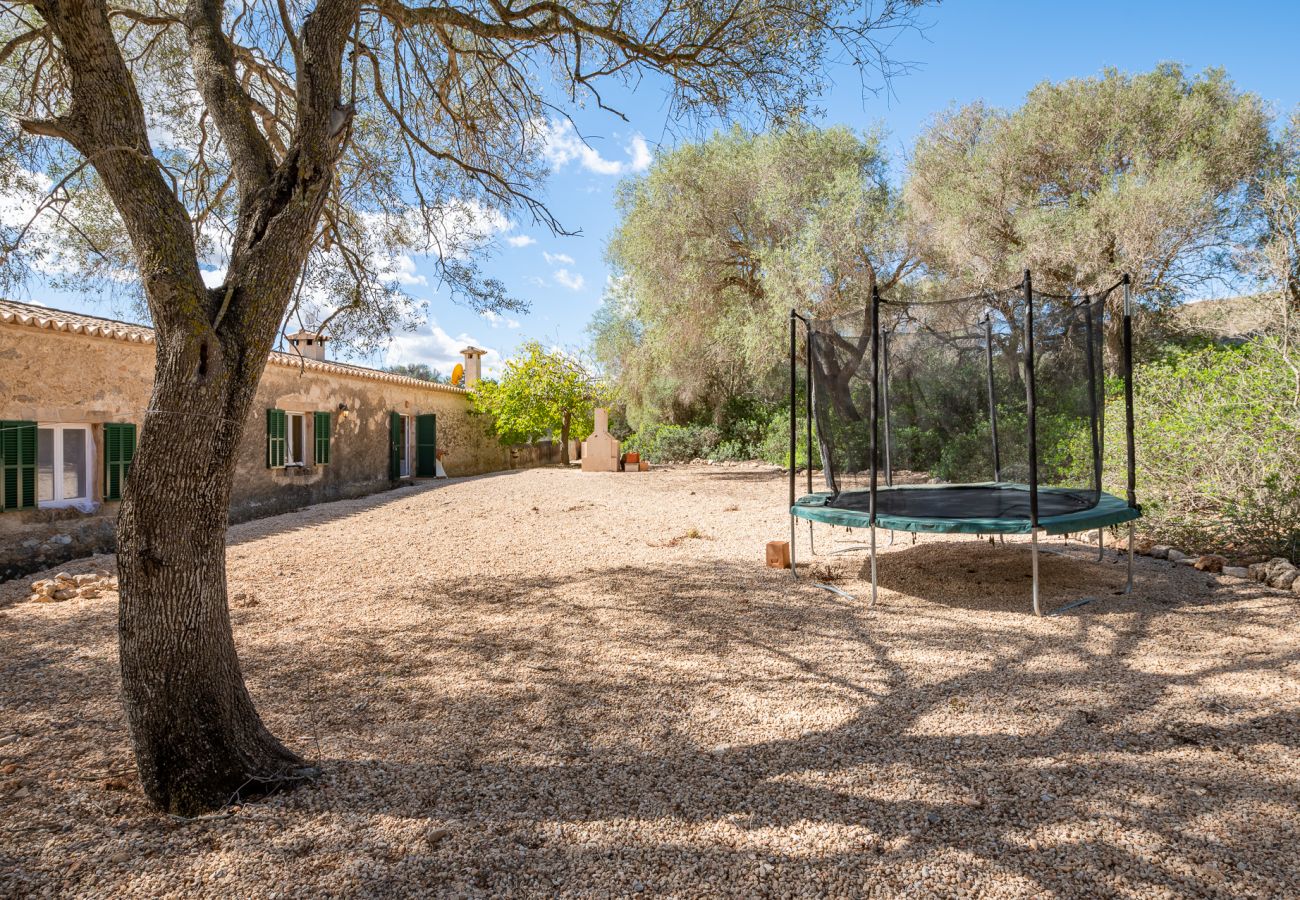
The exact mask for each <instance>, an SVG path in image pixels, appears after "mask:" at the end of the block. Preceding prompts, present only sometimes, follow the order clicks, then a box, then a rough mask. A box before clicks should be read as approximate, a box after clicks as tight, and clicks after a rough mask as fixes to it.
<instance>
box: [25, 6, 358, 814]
mask: <svg viewBox="0 0 1300 900" xmlns="http://www.w3.org/2000/svg"><path fill="white" fill-rule="evenodd" d="M35 3H36V5H37V8H38V11H39V12H40V14H41V16H42V17H43V18H44V19H45V20H46V22H47V23H48V24H49V27H50V28H51V30H52V31H53V32H54V34H55V36H56V37H57V38H58V42H59V45H60V47H61V48H62V57H61V61H62V63H63V64H64V65H65V66H66V68H67V70H68V72H69V74H70V94H71V101H72V102H71V104H70V105H69V107H68V109H67V111H66V112H65V113H63V114H62V115H60V116H59V117H58V118H57V119H56V120H53V121H28V122H23V123H22V125H23V127H24V128H25V129H26V130H28V131H29V132H32V133H34V134H41V135H47V136H56V137H59V138H61V139H63V140H66V141H68V142H69V143H71V144H72V145H73V146H75V147H76V148H77V150H78V151H80V152H81V153H82V155H83V156H85V158H86V159H87V160H88V161H89V162H90V163H91V164H92V165H93V166H94V168H95V170H96V172H97V173H98V174H99V176H100V178H101V179H102V180H103V182H104V186H105V188H106V189H107V190H108V193H109V195H110V196H111V197H112V198H113V203H114V205H115V206H116V207H117V210H118V212H119V214H120V215H121V217H122V220H123V223H124V224H125V226H126V230H127V233H128V235H129V237H130V240H131V244H132V247H133V248H134V251H135V255H136V259H137V263H138V267H139V270H140V272H141V275H142V282H143V288H144V294H145V298H146V300H147V301H148V303H149V310H150V313H151V315H152V318H153V324H154V333H155V366H154V384H153V393H152V397H151V398H150V405H149V410H148V411H147V412H146V414H145V417H144V427H143V428H142V430H141V436H140V445H139V448H138V450H137V453H136V456H135V459H134V461H133V462H132V466H131V475H130V477H129V478H128V479H127V484H126V490H125V493H124V495H123V500H122V509H121V512H120V514H119V518H118V570H119V574H120V577H121V587H122V590H121V598H122V599H121V606H120V609H119V617H118V641H119V647H120V652H121V662H122V700H123V704H124V706H125V708H126V716H127V724H128V726H129V728H130V733H131V742H132V745H133V748H134V750H135V756H136V765H137V767H138V768H139V772H140V782H141V786H142V787H143V788H144V790H145V793H146V794H147V795H148V796H149V798H150V799H151V800H152V801H153V802H154V803H155V804H157V805H158V806H159V807H160V808H162V809H164V810H167V811H169V812H172V813H177V814H181V815H192V814H194V813H198V812H202V811H205V810H208V809H212V808H215V807H219V806H221V805H223V804H225V803H229V802H231V801H233V800H237V799H238V798H240V797H241V796H248V795H256V794H261V793H265V792H267V791H269V790H274V789H275V788H277V787H280V786H283V785H287V784H293V783H298V782H301V781H303V780H304V779H307V778H310V777H312V776H313V775H314V774H315V770H314V769H312V768H311V767H309V766H306V765H305V764H304V763H303V761H302V760H301V759H300V758H299V757H298V756H297V755H296V754H294V753H292V752H290V751H289V750H287V749H286V748H285V747H284V746H283V745H282V744H281V743H280V742H279V741H278V740H276V739H275V738H274V737H273V736H272V735H271V734H270V732H269V731H268V730H267V729H266V727H265V726H264V725H263V724H262V721H261V719H260V718H259V717H258V714H257V711H256V709H255V708H254V707H253V702H252V699H251V698H250V696H249V694H248V690H247V688H246V687H245V685H244V679H243V675H242V674H241V672H240V668H239V659H238V656H237V654H236V652H235V643H234V636H233V635H232V633H231V629H230V616H229V611H228V608H227V605H226V568H225V563H226V545H225V540H226V525H227V519H228V516H227V512H228V507H229V501H230V493H231V487H232V483H233V480H234V470H235V460H236V459H237V457H238V448H239V442H240V439H241V438H242V437H243V431H244V423H245V422H246V420H247V416H248V413H249V408H250V406H251V404H252V402H253V397H254V395H255V393H256V390H257V384H258V381H259V380H260V379H261V375H262V370H263V369H264V368H265V366H266V360H267V355H268V353H269V352H270V350H271V344H272V341H273V340H274V336H275V333H276V329H277V328H278V327H279V325H280V322H281V320H282V319H283V317H284V314H285V310H286V308H287V307H288V304H289V301H290V298H291V297H292V295H293V288H294V285H295V283H296V281H297V279H298V277H299V275H300V273H301V271H302V267H303V265H304V263H305V260H306V258H307V253H308V250H309V248H310V246H311V242H312V238H313V235H314V233H315V229H316V225H317V223H318V222H319V220H320V217H321V212H322V209H323V206H324V203H325V199H326V196H327V195H328V192H329V188H330V184H331V182H332V180H333V176H334V170H335V167H336V165H337V162H338V159H339V156H340V155H341V153H342V141H343V140H344V137H345V135H346V133H347V125H348V123H349V121H350V117H351V110H350V109H348V108H345V107H343V106H342V105H341V103H340V81H341V77H342V76H341V72H342V67H341V62H342V53H343V44H344V39H345V36H346V34H347V31H348V28H349V27H350V25H351V23H352V21H353V20H354V18H355V16H356V10H357V0H318V2H317V3H316V6H315V7H314V9H313V10H312V12H311V13H310V14H308V16H307V17H306V19H305V20H304V23H303V28H302V39H301V43H302V46H303V48H304V50H303V59H302V65H301V67H300V68H299V70H298V73H297V83H296V85H295V93H296V96H297V98H298V105H297V108H296V113H297V121H296V127H295V133H294V137H293V140H292V142H291V144H290V146H288V147H287V148H286V151H285V153H284V158H283V159H281V160H279V161H278V162H277V161H276V160H274V158H273V157H272V155H271V153H270V151H269V149H268V148H267V146H266V141H265V139H264V138H263V136H262V135H261V134H260V133H258V131H257V129H256V128H255V127H252V126H251V124H250V119H249V116H248V115H247V110H246V109H242V106H243V105H245V104H246V103H247V97H246V96H245V95H244V94H243V91H242V88H241V87H240V86H239V85H238V82H237V80H236V79H235V78H234V68H233V62H232V58H231V54H230V47H229V45H228V44H227V42H226V41H227V39H226V37H225V35H224V33H223V32H222V31H221V27H220V25H221V22H222V16H223V11H222V5H221V2H220V0H192V2H191V4H190V5H189V7H188V8H187V10H186V33H187V37H188V40H189V42H190V46H191V51H192V54H191V55H192V64H193V66H194V69H195V79H196V83H197V85H198V88H199V91H200V93H201V94H202V95H203V97H204V102H205V104H206V106H207V107H208V109H209V111H210V112H211V113H212V114H213V118H214V120H215V121H216V123H217V127H218V129H219V130H220V131H221V133H222V138H223V139H224V140H225V142H226V143H227V145H228V147H229V151H230V154H231V157H232V160H233V161H234V163H235V166H236V169H237V170H238V177H239V194H240V196H239V210H238V217H237V219H238V225H237V228H236V231H235V234H234V235H233V238H232V242H231V252H230V260H229V266H228V272H227V276H226V283H225V284H224V285H223V286H222V287H221V288H219V289H216V290H208V289H207V288H206V287H205V286H204V284H203V279H202V277H201V275H200V272H199V265H198V255H197V251H196V248H195V244H194V236H193V223H192V222H191V220H190V217H189V214H188V212H187V210H186V209H185V207H184V206H183V205H182V203H181V202H180V199H179V198H178V197H177V196H176V194H175V192H174V189H173V186H172V185H171V183H170V182H169V181H168V180H167V179H166V178H165V177H164V175H163V172H162V171H161V169H160V167H159V164H158V160H157V159H156V157H155V156H154V154H153V151H152V148H151V147H150V143H149V137H148V132H147V128H146V122H145V117H144V113H143V107H142V105H141V102H140V96H139V94H138V92H137V91H136V87H135V83H134V80H133V79H132V77H131V75H130V73H129V71H128V70H127V67H126V63H125V61H124V59H123V57H122V53H121V50H120V48H119V46H118V44H117V42H116V38H115V36H114V32H113V29H112V27H111V26H110V22H109V14H108V9H107V6H106V5H105V4H104V3H103V2H102V0H86V2H80V3H63V2H58V0H35ZM241 110H242V111H241Z"/></svg>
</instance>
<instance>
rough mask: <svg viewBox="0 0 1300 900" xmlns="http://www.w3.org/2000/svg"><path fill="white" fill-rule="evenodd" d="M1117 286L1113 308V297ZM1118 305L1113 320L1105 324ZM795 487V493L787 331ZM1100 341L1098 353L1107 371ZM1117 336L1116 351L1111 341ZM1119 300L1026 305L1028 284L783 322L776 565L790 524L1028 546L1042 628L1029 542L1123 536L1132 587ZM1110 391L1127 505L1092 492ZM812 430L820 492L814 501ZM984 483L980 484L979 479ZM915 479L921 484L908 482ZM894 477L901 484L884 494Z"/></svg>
mask: <svg viewBox="0 0 1300 900" xmlns="http://www.w3.org/2000/svg"><path fill="white" fill-rule="evenodd" d="M1121 288H1122V295H1117V296H1116V299H1122V302H1121V303H1116V304H1112V302H1111V301H1112V295H1113V294H1115V292H1116V291H1117V290H1119V289H1121ZM1114 307H1118V311H1119V315H1117V316H1114V318H1115V319H1117V320H1118V321H1114V322H1112V321H1111V318H1112V315H1111V313H1112V309H1113V308H1114ZM800 326H802V331H803V333H804V336H805V352H804V355H803V358H804V369H803V375H804V377H803V389H804V406H805V415H804V419H805V422H804V425H805V437H806V442H805V447H806V449H807V452H808V460H809V464H808V465H807V467H806V472H807V485H806V487H807V490H806V493H804V494H803V495H802V496H797V495H796V482H797V475H796V453H797V450H798V433H799V424H798V422H797V421H796V419H797V415H796V414H797V411H798V410H797V406H798V399H799V397H798V381H799V378H798V376H799V370H798V364H797V360H798V355H797V350H798V340H797V339H798V332H799V330H800ZM1108 338H1111V340H1110V341H1109V344H1110V346H1111V347H1112V348H1113V349H1112V353H1111V356H1112V357H1113V358H1111V359H1108V358H1107V355H1108V354H1107V349H1106V348H1107V345H1108ZM1116 339H1117V340H1116ZM1132 343H1133V341H1132V297H1131V289H1130V284H1129V278H1128V276H1127V275H1126V276H1124V277H1123V278H1122V279H1121V280H1120V281H1118V282H1116V283H1115V284H1114V285H1112V286H1111V287H1109V288H1107V289H1105V290H1101V291H1096V292H1091V293H1085V292H1078V291H1070V290H1066V291H1064V292H1060V293H1048V292H1042V293H1036V292H1035V291H1034V288H1033V281H1032V276H1031V273H1030V272H1028V271H1026V272H1025V275H1024V280H1023V282H1022V283H1021V284H1019V285H1016V286H1014V287H1012V288H1007V289H1003V290H994V291H988V292H985V293H982V294H977V295H973V296H966V297H956V298H940V299H933V298H908V297H894V298H885V297H882V296H880V294H879V293H877V292H874V291H873V294H872V298H871V303H870V305H869V306H868V307H867V308H866V309H864V310H863V311H861V312H855V313H850V314H848V315H845V316H839V317H835V318H825V319H814V318H811V317H808V316H804V315H801V314H800V313H798V312H797V311H794V310H792V311H791V313H790V405H791V410H792V415H791V424H790V460H791V465H790V492H789V493H790V496H789V501H790V554H791V571H792V573H793V574H794V577H795V578H798V571H797V568H796V546H795V545H796V537H797V535H796V529H795V524H796V520H798V519H803V520H806V521H807V522H808V523H809V529H810V531H809V543H810V549H811V548H812V532H811V529H812V525H813V523H815V522H820V523H823V524H825V525H830V526H840V527H845V528H850V529H852V528H861V529H867V530H869V531H870V541H869V550H870V553H871V603H872V604H874V603H875V602H876V595H877V579H876V529H877V528H884V529H887V530H889V531H890V532H891V534H892V533H893V532H897V531H908V532H914V533H916V532H926V533H941V534H972V535H1016V534H1021V535H1026V534H1027V535H1029V536H1030V545H1031V566H1032V579H1033V581H1032V600H1033V609H1034V613H1035V614H1036V615H1042V613H1043V610H1042V606H1041V603H1040V590H1039V588H1040V586H1039V577H1038V568H1039V566H1038V554H1039V546H1038V543H1039V542H1038V538H1039V535H1040V534H1041V535H1067V536H1068V535H1070V534H1081V533H1085V532H1092V531H1094V530H1095V531H1096V532H1097V541H1098V549H1099V553H1101V552H1104V551H1102V550H1101V547H1102V529H1105V528H1107V527H1112V526H1116V525H1122V524H1125V523H1127V524H1128V526H1129V528H1128V532H1129V538H1130V540H1129V550H1128V558H1127V578H1126V586H1125V589H1124V590H1125V592H1126V593H1127V592H1129V591H1131V590H1132V587H1133V541H1132V536H1133V523H1134V521H1135V520H1136V519H1138V518H1139V517H1140V516H1141V509H1140V507H1139V505H1138V503H1137V500H1136V492H1135V474H1134V473H1135V469H1134V440H1133V379H1132ZM1108 370H1109V374H1111V375H1113V376H1114V377H1115V378H1117V379H1119V381H1120V382H1121V383H1122V390H1123V396H1124V434H1125V446H1124V459H1125V469H1126V471H1125V473H1124V474H1125V476H1126V482H1127V484H1126V487H1127V491H1126V493H1127V496H1126V497H1125V498H1123V499H1121V498H1120V497H1118V496H1116V495H1115V494H1112V493H1108V492H1107V491H1106V490H1104V489H1103V483H1104V476H1105V474H1106V473H1105V472H1104V466H1103V461H1104V460H1105V459H1106V454H1105V446H1104V444H1105V434H1106V429H1105V415H1104V412H1105V380H1106V377H1107V375H1108ZM814 426H815V441H816V445H815V446H816V450H817V451H818V452H819V453H820V456H821V461H822V473H823V477H824V479H825V490H820V491H814V490H813V465H812V458H813V450H814ZM981 475H982V476H983V477H979V476H981ZM918 479H924V483H916V481H917V480H918ZM896 480H899V481H906V482H909V483H895V482H896Z"/></svg>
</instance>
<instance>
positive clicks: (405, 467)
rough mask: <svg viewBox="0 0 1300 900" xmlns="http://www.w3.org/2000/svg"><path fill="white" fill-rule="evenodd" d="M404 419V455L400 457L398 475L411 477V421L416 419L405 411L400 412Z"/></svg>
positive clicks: (399, 414) (399, 476)
mask: <svg viewBox="0 0 1300 900" xmlns="http://www.w3.org/2000/svg"><path fill="white" fill-rule="evenodd" d="M398 416H399V417H400V418H401V420H402V455H401V456H400V457H399V458H398V466H397V477H398V478H410V477H411V471H412V470H411V434H412V430H413V429H412V428H411V422H412V421H414V420H413V419H412V418H411V416H408V415H406V414H405V413H398Z"/></svg>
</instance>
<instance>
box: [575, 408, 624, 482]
mask: <svg viewBox="0 0 1300 900" xmlns="http://www.w3.org/2000/svg"><path fill="white" fill-rule="evenodd" d="M595 418H596V430H595V431H593V432H592V433H591V437H589V438H587V439H586V440H585V441H583V442H582V471H584V472H617V471H618V456H619V453H618V448H619V443H618V441H616V440H614V438H613V436H612V435H610V433H609V411H608V410H604V409H600V408H599V407H598V408H597V409H596V411H595Z"/></svg>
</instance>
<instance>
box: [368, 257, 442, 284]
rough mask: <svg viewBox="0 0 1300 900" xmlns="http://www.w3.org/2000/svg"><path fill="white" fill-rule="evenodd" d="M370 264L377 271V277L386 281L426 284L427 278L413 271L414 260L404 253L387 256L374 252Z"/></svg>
mask: <svg viewBox="0 0 1300 900" xmlns="http://www.w3.org/2000/svg"><path fill="white" fill-rule="evenodd" d="M372 264H373V265H374V266H375V269H376V270H377V271H378V272H379V277H380V278H381V279H382V280H384V281H388V282H396V283H397V284H406V285H411V284H420V285H425V286H428V284H429V279H427V278H425V277H424V276H423V275H419V274H417V273H416V271H415V260H414V259H412V258H411V257H410V255H409V254H406V253H396V254H392V255H389V256H382V255H379V254H376V255H375V256H374V257H373V259H372Z"/></svg>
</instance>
